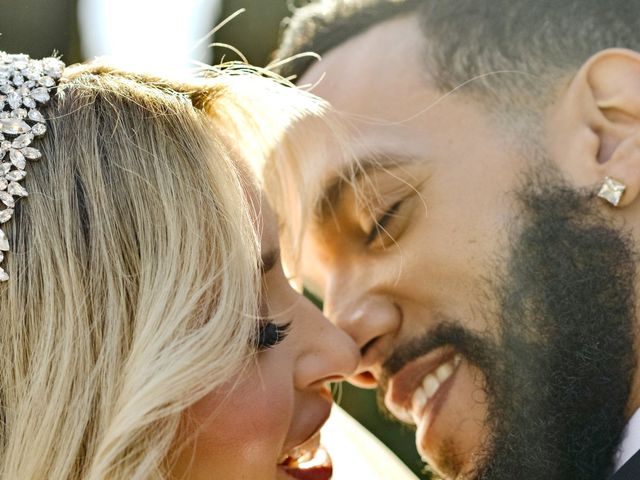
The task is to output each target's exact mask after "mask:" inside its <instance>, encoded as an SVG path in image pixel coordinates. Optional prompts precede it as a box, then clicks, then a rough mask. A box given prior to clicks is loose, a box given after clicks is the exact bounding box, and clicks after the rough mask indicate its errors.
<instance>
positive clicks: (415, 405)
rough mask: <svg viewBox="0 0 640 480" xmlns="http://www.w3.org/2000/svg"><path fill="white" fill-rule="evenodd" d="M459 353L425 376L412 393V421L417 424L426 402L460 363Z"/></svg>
mask: <svg viewBox="0 0 640 480" xmlns="http://www.w3.org/2000/svg"><path fill="white" fill-rule="evenodd" d="M461 360H462V359H461V357H460V355H456V356H454V357H453V359H452V360H450V361H449V362H447V363H443V364H442V365H440V366H439V367H438V368H437V369H436V371H435V372H432V373H430V374H429V375H427V376H425V377H424V379H423V380H422V384H421V385H420V386H419V387H418V388H417V389H416V390H415V392H414V393H413V398H412V399H411V416H412V417H413V421H414V423H415V424H416V425H417V424H418V423H419V421H420V419H421V418H422V413H423V411H424V407H425V405H426V404H427V402H428V401H429V400H430V399H431V398H433V397H434V396H435V394H436V393H437V392H438V389H439V388H440V385H442V384H443V383H444V382H445V381H447V380H448V379H449V377H451V375H453V372H454V371H455V368H456V367H457V366H458V365H460V361H461Z"/></svg>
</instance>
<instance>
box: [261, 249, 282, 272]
mask: <svg viewBox="0 0 640 480" xmlns="http://www.w3.org/2000/svg"><path fill="white" fill-rule="evenodd" d="M279 260H280V248H278V247H276V248H273V249H271V250H267V251H266V252H262V254H261V255H260V271H261V272H262V274H263V275H264V274H265V273H268V272H269V271H270V270H271V269H272V268H273V267H275V266H276V264H277V263H278V261H279Z"/></svg>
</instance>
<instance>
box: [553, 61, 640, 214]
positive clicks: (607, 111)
mask: <svg viewBox="0 0 640 480" xmlns="http://www.w3.org/2000/svg"><path fill="white" fill-rule="evenodd" d="M560 97H561V98H560V101H559V102H557V103H556V106H555V107H554V108H553V109H552V112H551V116H550V122H549V124H548V127H549V129H548V134H549V138H550V145H551V149H552V152H551V153H552V155H554V158H556V159H558V160H559V162H560V165H561V167H562V168H563V169H565V170H566V171H567V173H568V174H569V175H570V177H572V178H573V179H574V180H575V181H576V182H577V183H578V184H579V185H580V186H587V185H596V184H599V183H602V182H603V180H604V178H605V177H611V178H614V179H616V180H618V181H620V182H622V183H624V184H625V185H626V190H625V193H624V195H623V197H622V200H621V202H620V204H619V206H620V207H624V206H626V205H630V204H632V203H633V202H634V201H636V200H639V199H638V196H639V195H640V53H638V52H634V51H632V50H625V49H608V50H603V51H601V52H599V53H597V54H596V55H594V56H593V57H591V58H590V59H589V60H588V61H587V62H586V63H585V64H584V65H583V66H582V67H581V68H580V70H579V72H578V73H577V75H576V76H575V77H574V78H573V79H572V81H571V83H570V84H569V85H568V87H567V89H566V90H565V91H564V92H562V93H561V95H560Z"/></svg>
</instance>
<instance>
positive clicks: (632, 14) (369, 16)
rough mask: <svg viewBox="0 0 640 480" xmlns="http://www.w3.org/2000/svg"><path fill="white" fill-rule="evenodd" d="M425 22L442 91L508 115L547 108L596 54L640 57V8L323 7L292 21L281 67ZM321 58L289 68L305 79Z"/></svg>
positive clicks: (508, 3) (345, 1) (421, 3)
mask: <svg viewBox="0 0 640 480" xmlns="http://www.w3.org/2000/svg"><path fill="white" fill-rule="evenodd" d="M406 14H417V15H418V18H419V21H420V24H421V26H422V33H423V34H424V39H425V41H424V44H423V45H422V47H421V48H422V49H423V57H424V59H425V71H426V72H427V73H428V78H429V79H430V81H431V82H432V83H433V86H434V87H436V88H437V89H439V90H440V91H442V92H443V93H444V92H449V91H451V90H453V89H455V88H457V87H459V86H461V85H464V88H463V89H462V91H463V92H464V93H467V94H471V95H473V96H475V97H477V99H478V100H480V101H481V102H482V103H484V104H486V105H493V106H494V107H496V108H498V109H500V110H504V109H505V108H508V109H511V108H514V107H517V106H520V107H524V108H525V109H527V110H529V109H534V110H538V111H539V110H540V109H542V108H544V107H545V106H547V105H549V104H550V103H551V102H552V101H553V98H554V93H555V92H556V90H557V88H558V87H559V86H561V85H563V84H564V82H566V81H568V80H569V79H570V78H571V77H572V76H573V75H574V74H575V72H576V71H577V70H578V69H579V68H580V66H581V65H582V64H583V63H584V62H585V61H586V60H587V59H588V58H589V57H590V56H592V55H593V54H595V53H596V52H598V51H600V50H604V49H607V48H614V47H618V48H628V49H631V50H636V51H640V23H639V19H640V1H638V0H606V1H603V0H563V1H558V0H317V1H313V2H311V3H309V4H308V5H306V6H304V7H301V8H299V9H298V10H296V11H295V13H294V14H293V16H292V17H291V18H290V19H288V20H287V21H286V23H285V30H284V32H283V35H282V42H281V45H280V48H279V50H278V51H277V52H276V58H277V59H284V58H288V57H292V56H294V55H296V54H299V53H303V52H308V51H312V52H316V53H318V54H320V55H324V54H326V53H327V52H328V51H329V50H331V49H332V48H334V47H337V46H339V45H340V44H342V43H344V42H346V41H347V40H349V39H350V38H352V37H355V36H356V35H358V34H359V33H362V32H364V31H366V30H367V29H369V28H370V27H372V26H373V25H376V24H378V23H381V22H384V21H385V20H389V19H391V18H394V17H396V16H399V15H406ZM313 62H314V59H312V58H310V57H303V58H299V59H296V60H293V61H291V62H289V63H285V64H284V65H282V66H281V67H279V73H281V74H283V75H284V76H287V77H289V76H295V77H296V78H298V79H299V78H300V77H301V76H302V75H303V74H304V73H305V71H306V70H307V69H308V68H309V67H310V66H311V65H312V64H313Z"/></svg>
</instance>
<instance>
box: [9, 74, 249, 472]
mask: <svg viewBox="0 0 640 480" xmlns="http://www.w3.org/2000/svg"><path fill="white" fill-rule="evenodd" d="M245 82H249V83H251V82H252V80H250V79H246V80H245ZM233 84H234V82H233V81H227V80H224V76H221V77H220V78H218V79H210V80H206V81H205V80H203V81H202V82H201V83H199V84H179V83H170V82H165V81H161V80H159V79H155V78H151V77H144V76H140V75H133V74H126V73H123V72H118V71H116V70H111V69H108V68H105V67H78V68H68V69H67V70H66V72H65V78H64V79H63V81H62V83H61V85H60V88H59V90H58V94H57V95H56V97H55V98H54V99H52V101H51V103H50V105H49V107H48V108H47V109H46V111H45V112H44V113H45V116H47V117H48V118H50V121H49V123H48V125H49V131H48V132H47V134H46V135H45V136H44V137H43V138H42V140H38V142H39V144H38V148H39V149H41V151H42V153H43V159H42V161H41V162H40V163H38V164H30V167H29V171H28V176H27V178H26V180H25V186H26V188H27V190H28V191H29V192H30V197H29V198H28V199H27V200H25V201H23V202H21V203H20V206H19V207H18V210H17V211H16V214H15V217H14V219H12V221H11V222H9V223H8V224H6V225H5V226H4V227H3V228H4V229H5V231H6V233H7V236H8V238H9V241H10V242H11V247H12V253H11V254H10V255H9V256H8V258H7V262H6V266H7V270H8V272H9V273H10V275H11V280H10V281H9V282H8V283H6V284H3V285H2V286H1V287H0V358H1V362H2V363H1V364H0V404H1V407H2V410H1V411H0V415H1V416H2V418H1V420H2V421H1V426H0V477H1V478H7V479H9V478H11V479H14V478H28V479H81V478H82V479H91V480H97V479H106V478H110V479H111V478H113V479H123V480H124V479H127V480H130V479H146V478H164V477H165V476H166V475H165V472H164V469H165V466H166V461H167V458H168V457H170V449H171V446H172V442H173V441H174V440H175V435H176V432H177V429H178V425H179V423H180V414H181V412H182V411H183V410H184V409H185V408H186V407H187V406H189V405H191V404H193V403H194V402H195V401H197V400H198V399H200V398H201V397H202V396H203V395H205V394H206V393H208V392H209V391H211V390H213V389H215V388H216V387H217V386H218V385H220V384H221V383H223V382H225V381H228V380H229V379H230V378H232V377H233V376H234V375H237V374H238V373H239V372H240V371H241V369H242V367H243V366H244V365H245V364H246V362H247V359H249V358H250V357H251V354H252V353H253V352H254V350H255V349H254V348H253V341H254V338H255V337H254V336H255V328H256V321H255V318H256V306H257V297H258V288H259V279H258V272H257V270H258V269H257V265H258V258H259V256H258V250H259V245H258V241H257V236H256V232H255V229H254V228H253V225H252V218H251V208H250V205H249V204H248V200H247V196H246V195H245V194H244V191H243V185H242V179H241V175H240V172H239V168H238V165H237V163H236V162H235V161H234V160H233V155H232V154H231V153H230V152H229V142H228V138H229V131H228V130H227V124H226V123H225V118H226V115H227V113H226V112H225V110H226V109H228V110H229V114H230V115H231V110H233V108H232V106H233V105H234V102H235V103H238V102H240V103H241V102H242V101H243V100H242V98H241V96H239V95H235V94H234V93H233V88H231V86H232V85H233ZM256 87H258V88H261V87H260V86H259V85H258V84H253V85H252V88H253V89H255V88H256ZM234 95H235V96H234ZM234 98H235V100H234ZM194 105H195V106H196V107H197V108H194ZM198 109H201V110H206V111H207V112H208V114H209V115H211V114H212V112H215V116H216V118H217V119H218V120H220V121H218V122H212V121H211V120H210V117H207V115H205V113H204V112H203V111H200V110H198ZM243 110H246V109H245V108H244V107H242V108H240V107H238V108H237V109H236V110H235V113H234V114H233V115H234V125H235V126H236V128H237V127H238V126H239V125H241V124H242V122H243V121H244V122H247V123H249V120H250V119H248V118H245V119H244V120H243V119H242V117H241V115H239V113H238V112H241V111H243ZM250 132H251V130H250V128H249V127H247V131H246V133H245V136H247V134H249V136H250ZM243 138H244V137H243ZM239 141H240V142H242V141H243V140H242V139H239Z"/></svg>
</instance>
